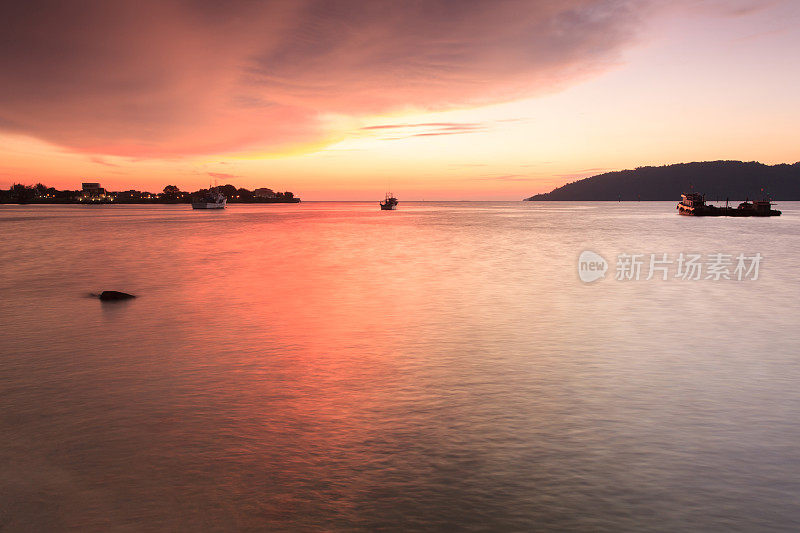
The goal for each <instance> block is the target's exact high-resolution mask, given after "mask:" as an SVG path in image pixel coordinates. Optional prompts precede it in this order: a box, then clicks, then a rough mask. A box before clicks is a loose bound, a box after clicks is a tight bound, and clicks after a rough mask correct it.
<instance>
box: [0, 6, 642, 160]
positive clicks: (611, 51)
mask: <svg viewBox="0 0 800 533" xmlns="http://www.w3.org/2000/svg"><path fill="white" fill-rule="evenodd" d="M647 6H648V2H628V1H622V0H564V1H561V2H529V1H517V0H496V1H475V0H470V1H465V2H448V1H445V0H438V1H437V0H429V1H426V2H405V1H397V2H362V1H356V0H344V1H337V2H330V1H324V0H316V1H299V2H288V1H286V2H267V3H260V2H236V1H234V2H225V3H219V2H203V1H189V0H186V1H173V2H147V3H144V4H137V3H124V2H123V3H118V2H104V1H94V2H88V3H81V4H79V5H74V4H71V3H65V2H60V1H56V0H51V1H40V2H35V1H32V2H16V3H12V4H11V5H10V6H9V7H8V8H6V9H5V10H4V11H5V12H6V16H5V19H4V20H3V21H2V22H0V34H2V35H3V39H4V45H3V47H2V51H0V71H2V72H3V83H2V84H0V130H5V131H10V132H15V133H22V134H26V135H31V136H34V137H37V138H39V139H43V140H46V141H48V142H52V143H55V144H57V145H60V146H65V147H68V148H70V149H72V150H75V151H80V152H86V153H92V154H108V155H124V156H134V157H153V156H158V157H174V156H183V155H190V154H210V153H219V152H226V151H245V150H275V149H280V148H285V147H290V146H297V145H301V144H308V143H314V142H319V141H320V140H321V139H325V138H326V137H327V136H329V135H330V132H328V131H326V128H327V126H326V121H325V116H326V115H332V114H343V115H353V116H360V115H365V114H374V113H384V112H392V111H395V110H399V109H407V108H410V107H411V108H419V109H428V110H434V109H448V108H452V107H457V106H465V105H477V104H481V103H489V102H495V101H500V100H505V99H511V98H516V97H519V96H522V95H530V94H536V93H538V92H541V91H547V90H552V89H554V88H557V87H560V86H562V85H564V84H567V83H570V82H572V81H574V80H575V79H576V78H580V77H583V76H585V75H587V74H589V73H592V72H594V71H597V70H602V69H604V68H606V67H607V66H608V65H609V64H611V63H613V62H614V61H615V58H616V55H617V53H618V52H619V51H620V50H621V48H622V47H623V46H625V45H626V44H628V43H630V42H631V40H632V39H633V37H634V35H635V29H636V26H637V23H638V20H639V18H640V17H641V16H642V14H643V12H644V11H645V10H646V9H649V8H648V7H647ZM429 126H435V125H429ZM442 127H444V128H446V127H447V126H442ZM442 127H440V128H439V129H438V130H436V131H426V132H419V133H417V134H416V135H444V134H453V133H466V132H468V131H469V130H468V129H454V130H450V131H449V132H448V131H447V130H445V129H442Z"/></svg>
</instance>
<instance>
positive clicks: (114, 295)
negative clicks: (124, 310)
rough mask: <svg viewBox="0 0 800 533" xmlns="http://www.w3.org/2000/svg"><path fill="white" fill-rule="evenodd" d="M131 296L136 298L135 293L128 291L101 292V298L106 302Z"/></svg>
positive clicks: (126, 298)
mask: <svg viewBox="0 0 800 533" xmlns="http://www.w3.org/2000/svg"><path fill="white" fill-rule="evenodd" d="M130 298H136V296H134V295H133V294H128V293H127V292H119V291H103V292H101V293H100V299H101V300H102V301H104V302H111V301H114V300H128V299H130Z"/></svg>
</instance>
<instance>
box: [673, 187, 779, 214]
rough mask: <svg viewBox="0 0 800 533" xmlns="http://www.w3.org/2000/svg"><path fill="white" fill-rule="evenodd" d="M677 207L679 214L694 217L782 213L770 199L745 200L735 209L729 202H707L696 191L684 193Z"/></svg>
mask: <svg viewBox="0 0 800 533" xmlns="http://www.w3.org/2000/svg"><path fill="white" fill-rule="evenodd" d="M676 208H677V210H678V214H680V215H686V216H693V217H777V216H780V214H781V212H780V211H777V210H775V209H772V202H770V201H769V200H754V201H752V202H750V201H745V202H742V203H740V204H739V207H737V208H736V209H734V208H732V207H728V203H727V202H725V207H717V206H714V205H709V204H706V197H705V195H704V194H700V193H696V192H692V193H688V194H682V195H681V201H680V202H679V203H678V205H677V207H676Z"/></svg>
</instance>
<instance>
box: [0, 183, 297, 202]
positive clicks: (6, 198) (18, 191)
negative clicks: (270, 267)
mask: <svg viewBox="0 0 800 533" xmlns="http://www.w3.org/2000/svg"><path fill="white" fill-rule="evenodd" d="M215 189H216V190H218V191H219V192H221V193H222V194H224V195H225V196H226V197H227V199H228V203H279V202H290V203H294V202H299V201H300V199H299V198H295V196H294V194H293V193H292V192H290V191H285V192H275V191H273V190H272V189H268V188H266V187H261V188H258V189H255V190H252V191H251V190H249V189H245V188H241V187H240V188H237V187H235V186H234V185H230V184H226V185H221V186H219V187H216V188H215ZM208 192H209V189H199V190H197V191H193V192H188V191H182V190H180V189H179V188H178V187H177V186H176V185H167V186H166V187H164V189H163V191H162V192H159V193H152V192H147V191H136V190H133V189H131V190H128V191H115V192H107V191H106V190H105V189H102V188H97V189H91V190H87V189H83V190H58V189H56V188H54V187H48V186H46V185H43V184H42V183H37V184H36V185H23V184H21V183H15V184H13V185H12V186H11V187H9V188H8V189H7V190H0V203H4V204H8V203H16V204H74V203H85V202H87V201H89V202H96V201H98V200H102V201H105V202H109V203H120V204H140V203H141V204H180V203H191V202H192V200H193V199H199V198H202V197H203V196H205V195H206V194H208Z"/></svg>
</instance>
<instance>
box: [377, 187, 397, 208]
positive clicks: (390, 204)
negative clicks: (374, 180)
mask: <svg viewBox="0 0 800 533" xmlns="http://www.w3.org/2000/svg"><path fill="white" fill-rule="evenodd" d="M397 204H398V201H397V198H395V197H394V195H393V194H392V193H390V192H387V193H386V199H385V200H384V201H382V202H381V211H394V210H395V208H397Z"/></svg>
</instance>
